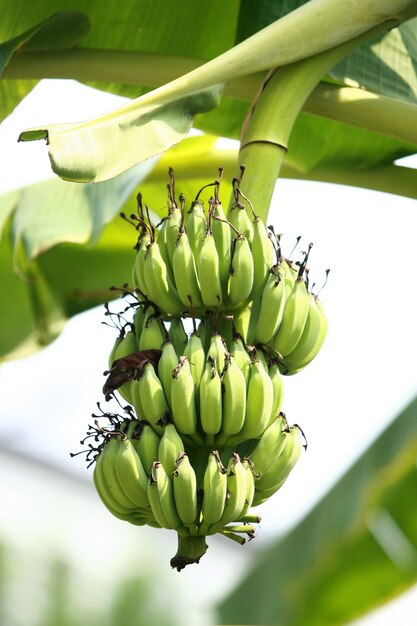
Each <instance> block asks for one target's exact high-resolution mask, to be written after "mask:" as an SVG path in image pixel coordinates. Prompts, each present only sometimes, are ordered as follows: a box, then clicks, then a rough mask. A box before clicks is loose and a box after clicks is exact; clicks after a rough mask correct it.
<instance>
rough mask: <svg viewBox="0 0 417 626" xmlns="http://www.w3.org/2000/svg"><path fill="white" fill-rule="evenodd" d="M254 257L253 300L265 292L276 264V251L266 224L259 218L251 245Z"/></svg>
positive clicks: (257, 218)
mask: <svg viewBox="0 0 417 626" xmlns="http://www.w3.org/2000/svg"><path fill="white" fill-rule="evenodd" d="M251 250H252V257H253V285H252V292H251V300H255V298H259V296H260V295H261V294H262V291H263V290H264V287H265V284H266V281H267V278H268V273H269V271H270V269H271V267H272V266H273V264H274V259H275V249H274V246H273V244H272V241H271V239H270V237H268V232H267V230H266V228H265V224H264V223H263V221H262V220H261V219H259V217H256V218H255V219H254V222H253V240H252V245H251Z"/></svg>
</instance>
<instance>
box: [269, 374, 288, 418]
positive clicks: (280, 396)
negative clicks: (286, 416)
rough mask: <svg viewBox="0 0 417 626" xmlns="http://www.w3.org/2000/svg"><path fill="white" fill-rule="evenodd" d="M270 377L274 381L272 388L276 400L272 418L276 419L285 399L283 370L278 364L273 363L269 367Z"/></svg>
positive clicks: (273, 404)
mask: <svg viewBox="0 0 417 626" xmlns="http://www.w3.org/2000/svg"><path fill="white" fill-rule="evenodd" d="M269 378H270V379H271V382H272V388H273V390H274V401H273V403H272V411H271V420H274V419H275V418H276V417H277V415H278V414H279V411H280V409H281V406H282V402H283V400H284V383H283V381H282V376H281V372H280V371H279V367H278V365H276V364H273V365H271V366H270V368H269Z"/></svg>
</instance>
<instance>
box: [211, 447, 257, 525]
mask: <svg viewBox="0 0 417 626" xmlns="http://www.w3.org/2000/svg"><path fill="white" fill-rule="evenodd" d="M247 483H248V477H247V474H246V470H245V468H244V467H243V465H242V462H241V460H240V457H239V455H238V453H237V452H233V453H232V456H231V458H230V460H229V463H228V465H227V497H226V502H225V505H224V511H223V513H222V516H221V518H220V519H219V521H218V522H217V523H216V524H214V525H213V526H211V527H210V532H209V534H214V533H215V532H218V530H220V528H222V527H223V526H225V525H226V524H229V523H230V522H233V521H235V520H238V519H239V517H241V515H242V512H243V511H244V509H245V500H246V494H247V491H248V485H247Z"/></svg>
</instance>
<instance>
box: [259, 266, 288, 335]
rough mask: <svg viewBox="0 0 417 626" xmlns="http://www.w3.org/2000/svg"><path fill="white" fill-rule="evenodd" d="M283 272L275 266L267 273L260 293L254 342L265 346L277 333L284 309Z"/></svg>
mask: <svg viewBox="0 0 417 626" xmlns="http://www.w3.org/2000/svg"><path fill="white" fill-rule="evenodd" d="M285 298H286V291H285V278H284V272H283V271H282V270H281V271H280V269H279V268H277V267H276V266H275V267H274V268H272V270H271V271H270V273H269V276H268V279H267V281H266V285H265V287H264V290H263V292H262V298H261V309H260V311H259V317H258V322H257V325H256V330H255V342H256V343H263V344H267V343H268V342H270V341H271V339H272V338H273V336H274V335H275V333H276V332H277V330H278V328H279V326H280V324H281V321H282V317H283V315H284V309H285V302H286V300H285Z"/></svg>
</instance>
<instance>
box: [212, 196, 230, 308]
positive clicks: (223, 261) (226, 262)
mask: <svg viewBox="0 0 417 626" xmlns="http://www.w3.org/2000/svg"><path fill="white" fill-rule="evenodd" d="M212 217H213V219H212V223H211V228H212V231H213V236H214V242H215V244H216V250H217V254H218V256H219V277H220V283H221V286H222V299H223V300H225V299H226V298H227V290H228V282H229V270H230V253H231V245H232V235H231V228H230V225H229V224H228V223H227V220H226V215H225V213H224V210H223V207H222V205H221V203H220V202H214V204H213V211H212Z"/></svg>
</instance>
